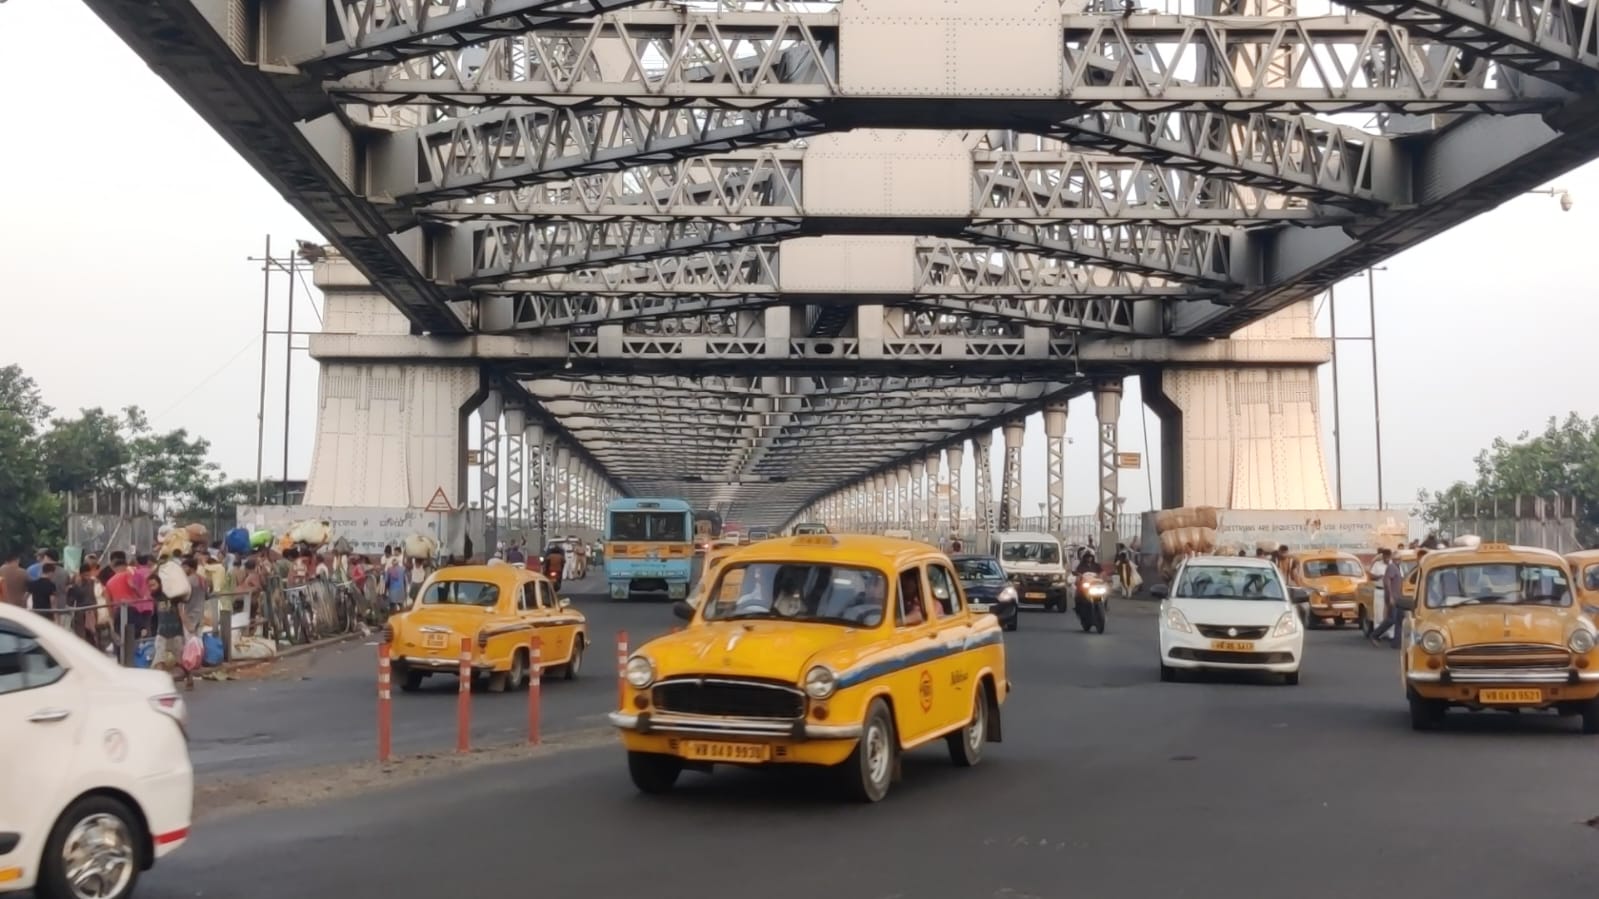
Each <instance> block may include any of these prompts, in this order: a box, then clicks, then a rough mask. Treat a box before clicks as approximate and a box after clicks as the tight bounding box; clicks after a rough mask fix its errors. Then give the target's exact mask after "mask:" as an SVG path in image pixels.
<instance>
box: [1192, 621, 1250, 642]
mask: <svg viewBox="0 0 1599 899" xmlns="http://www.w3.org/2000/svg"><path fill="white" fill-rule="evenodd" d="M1194 627H1196V628H1198V629H1199V635H1200V636H1201V637H1209V638H1210V639H1212V640H1259V639H1260V638H1262V637H1264V636H1266V628H1264V627H1238V626H1236V625H1229V624H1196V625H1194ZM1228 631H1237V633H1235V634H1229V633H1228Z"/></svg>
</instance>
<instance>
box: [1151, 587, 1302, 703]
mask: <svg viewBox="0 0 1599 899" xmlns="http://www.w3.org/2000/svg"><path fill="white" fill-rule="evenodd" d="M1150 593H1151V595H1153V596H1155V597H1156V598H1158V599H1159V600H1160V601H1161V603H1160V679H1161V680H1163V681H1172V680H1176V679H1177V673H1178V672H1179V671H1194V670H1201V669H1212V670H1224V671H1266V672H1270V673H1273V674H1279V675H1281V676H1282V678H1283V680H1284V681H1286V682H1287V683H1289V684H1297V683H1299V664H1300V660H1301V659H1302V658H1303V657H1304V653H1305V628H1304V625H1303V624H1302V623H1301V621H1300V616H1299V613H1298V612H1297V611H1296V610H1295V608H1294V606H1295V605H1296V604H1301V603H1305V602H1309V601H1310V594H1309V593H1308V592H1306V591H1304V590H1301V589H1298V588H1295V589H1293V590H1290V589H1288V587H1287V585H1286V584H1284V583H1283V579H1282V575H1281V573H1279V572H1278V570H1277V567H1276V566H1275V565H1273V564H1271V563H1270V562H1269V561H1266V560H1264V559H1249V558H1243V557H1233V556H1195V557H1193V558H1190V559H1187V560H1186V561H1184V562H1183V564H1182V567H1180V568H1178V569H1177V573H1176V576H1175V577H1173V578H1172V585H1171V586H1170V587H1168V586H1166V585H1165V584H1161V585H1157V586H1155V587H1153V588H1151V590H1150Z"/></svg>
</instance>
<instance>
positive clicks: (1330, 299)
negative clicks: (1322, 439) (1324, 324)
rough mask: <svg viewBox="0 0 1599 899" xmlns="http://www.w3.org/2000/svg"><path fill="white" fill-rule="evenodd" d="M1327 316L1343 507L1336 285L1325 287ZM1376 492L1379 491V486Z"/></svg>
mask: <svg viewBox="0 0 1599 899" xmlns="http://www.w3.org/2000/svg"><path fill="white" fill-rule="evenodd" d="M1327 317H1328V320H1329V325H1330V327H1331V329H1332V379H1333V472H1334V475H1333V476H1334V477H1335V478H1336V479H1337V482H1338V486H1337V491H1338V493H1337V507H1338V508H1339V509H1342V508H1343V507H1344V427H1343V415H1342V405H1341V403H1340V401H1339V398H1340V396H1341V394H1340V393H1339V391H1338V287H1337V285H1332V286H1329V287H1328V288H1327ZM1378 492H1379V493H1380V492H1381V489H1380V488H1379V490H1378Z"/></svg>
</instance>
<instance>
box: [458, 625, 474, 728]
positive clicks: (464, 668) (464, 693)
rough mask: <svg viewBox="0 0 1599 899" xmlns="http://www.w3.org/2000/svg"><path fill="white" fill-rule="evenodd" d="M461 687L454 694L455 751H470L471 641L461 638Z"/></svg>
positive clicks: (468, 638) (467, 638)
mask: <svg viewBox="0 0 1599 899" xmlns="http://www.w3.org/2000/svg"><path fill="white" fill-rule="evenodd" d="M460 678H461V685H460V690H459V691H458V692H457V693H456V694H455V696H456V701H455V751H456V752H471V751H472V639H471V638H470V637H462V638H461V673H460Z"/></svg>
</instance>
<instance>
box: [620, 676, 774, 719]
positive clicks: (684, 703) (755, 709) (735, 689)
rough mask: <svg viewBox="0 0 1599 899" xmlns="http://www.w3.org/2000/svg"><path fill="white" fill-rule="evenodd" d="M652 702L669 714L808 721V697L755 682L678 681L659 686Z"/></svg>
mask: <svg viewBox="0 0 1599 899" xmlns="http://www.w3.org/2000/svg"><path fill="white" fill-rule="evenodd" d="M650 702H651V703H652V704H653V705H654V706H655V707H656V708H657V709H660V710H662V711H666V712H677V713H679V714H684V715H718V716H722V717H728V718H778V719H784V720H792V719H796V718H803V717H805V694H804V693H802V692H801V691H799V690H797V689H795V688H793V687H786V686H781V685H778V684H769V683H763V682H761V681H754V680H732V679H728V678H709V677H707V678H676V679H673V680H665V681H661V682H660V683H658V684H656V685H655V688H654V689H653V690H651V691H650Z"/></svg>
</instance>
